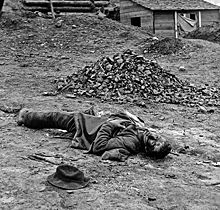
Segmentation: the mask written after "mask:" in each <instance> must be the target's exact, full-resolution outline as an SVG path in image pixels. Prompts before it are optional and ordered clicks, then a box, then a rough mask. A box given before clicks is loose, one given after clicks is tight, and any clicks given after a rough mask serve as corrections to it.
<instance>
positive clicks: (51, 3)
mask: <svg viewBox="0 0 220 210" xmlns="http://www.w3.org/2000/svg"><path fill="white" fill-rule="evenodd" d="M49 1H50V10H51V13H52V17H53V19H55V14H54V9H53V2H52V0H49Z"/></svg>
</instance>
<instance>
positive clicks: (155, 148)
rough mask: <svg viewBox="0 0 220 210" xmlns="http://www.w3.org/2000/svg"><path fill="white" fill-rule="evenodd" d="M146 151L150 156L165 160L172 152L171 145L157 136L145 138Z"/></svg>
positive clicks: (146, 136)
mask: <svg viewBox="0 0 220 210" xmlns="http://www.w3.org/2000/svg"><path fill="white" fill-rule="evenodd" d="M144 142H145V151H146V154H147V155H148V156H151V157H155V158H164V157H165V156H166V155H168V154H169V152H170V151H171V145H170V144H169V143H168V142H167V141H166V140H165V139H163V138H162V137H161V136H158V135H156V134H150V135H145V136H144Z"/></svg>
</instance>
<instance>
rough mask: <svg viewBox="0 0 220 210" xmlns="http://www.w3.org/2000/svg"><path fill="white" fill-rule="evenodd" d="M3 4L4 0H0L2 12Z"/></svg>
mask: <svg viewBox="0 0 220 210" xmlns="http://www.w3.org/2000/svg"><path fill="white" fill-rule="evenodd" d="M3 5H4V0H0V12H1V11H2V8H3Z"/></svg>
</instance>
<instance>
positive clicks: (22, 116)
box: [17, 108, 30, 126]
mask: <svg viewBox="0 0 220 210" xmlns="http://www.w3.org/2000/svg"><path fill="white" fill-rule="evenodd" d="M29 111H30V110H29V109H26V108H23V109H21V110H20V112H19V114H18V121H17V124H18V125H19V126H21V125H23V124H24V121H25V117H26V115H27V114H28V113H29Z"/></svg>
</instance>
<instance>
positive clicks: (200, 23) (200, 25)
mask: <svg viewBox="0 0 220 210" xmlns="http://www.w3.org/2000/svg"><path fill="white" fill-rule="evenodd" d="M201 27H202V16H201V11H199V28H201Z"/></svg>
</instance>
